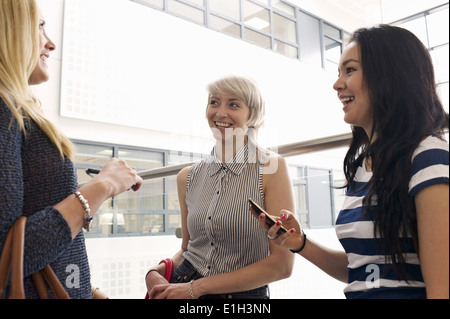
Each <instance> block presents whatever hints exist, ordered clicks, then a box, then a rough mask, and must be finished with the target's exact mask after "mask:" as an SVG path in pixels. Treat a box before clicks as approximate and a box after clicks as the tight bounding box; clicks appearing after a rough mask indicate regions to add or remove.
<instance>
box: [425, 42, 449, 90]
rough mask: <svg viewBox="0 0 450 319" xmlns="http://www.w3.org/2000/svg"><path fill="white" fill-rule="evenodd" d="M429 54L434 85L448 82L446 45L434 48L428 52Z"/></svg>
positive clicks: (447, 52) (447, 51)
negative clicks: (434, 78)
mask: <svg viewBox="0 0 450 319" xmlns="http://www.w3.org/2000/svg"><path fill="white" fill-rule="evenodd" d="M447 41H448V39H447ZM430 54H431V58H432V59H433V65H434V73H435V77H436V83H443V82H448V81H449V78H448V72H449V71H448V70H449V62H448V55H449V50H448V43H447V45H443V46H440V47H437V48H434V49H433V50H431V51H430Z"/></svg>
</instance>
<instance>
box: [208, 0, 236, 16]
mask: <svg viewBox="0 0 450 319" xmlns="http://www.w3.org/2000/svg"><path fill="white" fill-rule="evenodd" d="M209 6H210V10H211V11H213V12H216V13H218V14H220V15H222V16H225V17H228V18H231V19H233V20H235V21H241V13H240V12H241V5H240V3H239V0H227V1H223V0H209Z"/></svg>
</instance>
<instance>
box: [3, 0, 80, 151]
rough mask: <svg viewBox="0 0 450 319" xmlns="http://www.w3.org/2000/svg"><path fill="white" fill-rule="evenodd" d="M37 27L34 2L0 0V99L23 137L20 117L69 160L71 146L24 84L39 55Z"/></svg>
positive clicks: (31, 0)
mask: <svg viewBox="0 0 450 319" xmlns="http://www.w3.org/2000/svg"><path fill="white" fill-rule="evenodd" d="M38 25H39V9H38V6H37V4H36V1H35V0H0V98H1V99H3V101H4V102H5V103H6V105H7V106H8V107H9V108H10V109H11V111H12V113H13V115H14V116H15V118H16V120H17V122H18V123H19V127H20V128H21V129H22V130H23V131H24V133H25V134H26V130H25V123H24V117H25V118H28V119H31V120H32V121H33V122H35V123H36V125H37V126H38V127H39V128H40V129H41V130H42V131H43V132H44V133H45V135H46V136H47V137H48V138H49V139H50V141H52V142H53V144H55V146H56V147H57V148H58V150H59V152H60V154H61V156H62V157H64V156H66V157H68V158H71V157H72V156H73V153H74V146H73V143H72V142H71V141H70V140H69V139H68V138H67V137H66V136H65V135H64V134H62V133H61V132H60V131H59V130H58V129H57V128H56V127H55V125H53V123H51V122H50V121H49V120H48V119H47V118H45V116H44V114H43V112H42V108H41V103H40V101H39V100H38V99H37V98H36V97H35V96H34V94H33V92H32V91H31V88H30V86H29V84H28V80H29V78H30V75H31V73H32V72H33V71H34V69H35V67H36V64H37V61H38V59H39V55H40V52H39V47H40V46H39V29H38Z"/></svg>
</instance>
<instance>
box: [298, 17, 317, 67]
mask: <svg viewBox="0 0 450 319" xmlns="http://www.w3.org/2000/svg"><path fill="white" fill-rule="evenodd" d="M299 30H300V31H299V32H300V33H299V38H300V40H299V43H300V60H301V61H302V62H304V63H307V64H311V65H315V66H317V67H319V68H322V49H321V42H320V21H319V20H318V19H316V18H314V17H312V16H310V15H308V14H306V13H303V12H301V11H300V13H299Z"/></svg>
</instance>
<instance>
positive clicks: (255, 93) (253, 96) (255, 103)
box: [206, 75, 265, 131]
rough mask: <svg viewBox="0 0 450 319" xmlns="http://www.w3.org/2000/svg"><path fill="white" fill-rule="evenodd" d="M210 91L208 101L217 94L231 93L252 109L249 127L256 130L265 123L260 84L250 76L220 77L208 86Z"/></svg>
mask: <svg viewBox="0 0 450 319" xmlns="http://www.w3.org/2000/svg"><path fill="white" fill-rule="evenodd" d="M206 89H207V90H208V92H209V96H208V101H209V99H210V98H211V96H212V95H215V94H223V93H226V94H231V95H234V96H237V97H238V98H239V99H241V100H242V101H243V102H244V103H245V104H246V105H247V106H248V107H249V109H250V118H249V120H248V122H247V125H248V127H251V128H254V129H255V130H256V131H257V130H258V129H259V128H260V127H262V126H263V124H264V115H265V102H264V99H263V98H262V96H261V93H260V91H259V88H258V85H257V84H256V82H255V81H254V80H252V79H250V78H246V77H242V76H236V75H230V76H225V77H223V78H220V79H218V80H216V81H214V82H211V83H209V84H208V85H207V86H206Z"/></svg>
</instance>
